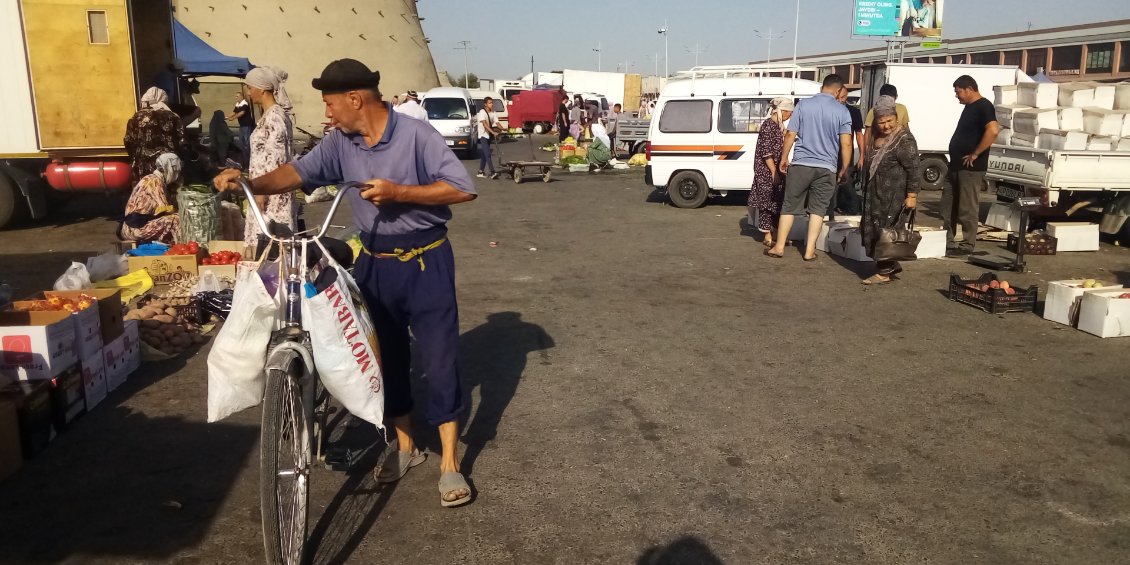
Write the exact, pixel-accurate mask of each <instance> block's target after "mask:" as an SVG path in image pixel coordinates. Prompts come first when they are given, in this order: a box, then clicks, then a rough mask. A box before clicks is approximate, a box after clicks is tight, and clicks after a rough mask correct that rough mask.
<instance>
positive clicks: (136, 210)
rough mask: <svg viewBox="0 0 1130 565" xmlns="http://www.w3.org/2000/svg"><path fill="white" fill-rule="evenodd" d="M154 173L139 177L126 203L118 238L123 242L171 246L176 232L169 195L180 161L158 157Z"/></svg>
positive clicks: (177, 223)
mask: <svg viewBox="0 0 1130 565" xmlns="http://www.w3.org/2000/svg"><path fill="white" fill-rule="evenodd" d="M156 167H157V168H156V169H155V170H154V171H153V172H152V173H149V174H148V175H145V176H143V177H141V180H139V181H137V186H135V187H134V188H133V193H131V194H130V196H129V201H128V202H126V213H125V218H124V219H123V220H122V227H121V229H120V230H119V235H120V236H121V238H122V239H124V240H133V241H137V242H146V243H148V242H153V241H156V242H160V243H172V242H173V239H174V238H175V237H176V235H177V231H178V230H179V229H180V217H179V216H177V214H176V211H175V209H174V208H173V205H172V204H171V203H170V200H171V199H170V195H171V194H175V193H176V187H177V185H179V184H180V177H181V162H180V157H177V156H176V155H174V154H172V153H162V154H161V155H160V156H158V157H157V164H156Z"/></svg>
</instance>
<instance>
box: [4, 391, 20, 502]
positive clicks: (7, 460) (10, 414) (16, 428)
mask: <svg viewBox="0 0 1130 565" xmlns="http://www.w3.org/2000/svg"><path fill="white" fill-rule="evenodd" d="M23 464H24V455H23V453H22V452H21V451H20V420H19V416H18V415H17V413H16V403H15V402H14V401H12V400H11V399H8V398H4V397H0V481H3V480H4V479H6V478H8V477H10V476H12V475H13V474H14V473H15V472H16V471H19V470H20V467H21V466H23Z"/></svg>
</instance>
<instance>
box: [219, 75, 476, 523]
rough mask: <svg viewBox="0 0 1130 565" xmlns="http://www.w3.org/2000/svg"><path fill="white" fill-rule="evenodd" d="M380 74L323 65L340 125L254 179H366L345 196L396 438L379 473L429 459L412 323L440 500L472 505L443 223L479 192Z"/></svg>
mask: <svg viewBox="0 0 1130 565" xmlns="http://www.w3.org/2000/svg"><path fill="white" fill-rule="evenodd" d="M379 82H380V73H379V72H375V71H370V70H369V68H368V67H366V66H365V65H364V64H363V63H361V62H360V61H356V60H353V59H340V60H337V61H334V62H332V63H330V64H329V65H328V66H326V68H325V70H323V71H322V75H321V76H320V77H318V78H316V79H314V80H313V86H314V88H315V89H317V90H320V91H321V92H322V100H323V101H324V102H325V104H326V117H327V118H329V120H330V122H331V123H332V124H333V125H334V126H335V128H336V129H335V130H334V131H332V132H331V133H330V134H328V135H327V136H326V137H325V139H323V140H322V142H321V143H319V144H318V145H317V146H316V147H315V148H314V149H313V150H312V151H310V153H308V154H306V155H304V156H302V157H300V158H299V159H298V160H297V161H294V162H292V163H290V164H287V165H283V166H282V167H279V168H278V169H275V170H274V171H272V172H270V173H267V174H265V175H263V176H261V177H258V178H255V179H252V183H251V184H252V190H253V192H254V193H255V194H258V195H271V194H282V193H286V192H289V191H292V190H294V189H295V188H299V187H303V190H307V191H308V192H309V190H308V189H312V187H318V186H326V185H335V184H341V183H344V182H347V181H356V182H363V183H365V184H366V185H367V187H365V188H363V189H362V190H361V191H359V192H351V193H350V194H349V199H350V205H351V207H352V210H353V217H354V220H355V221H356V222H357V226H358V227H359V228H360V229H361V242H362V244H363V246H364V247H363V252H362V254H361V257H359V259H358V262H357V265H356V267H355V268H354V275H355V277H356V279H357V282H358V284H359V285H360V287H361V290H362V293H363V294H364V296H365V302H366V303H367V304H368V306H369V310H370V312H371V314H372V317H373V325H374V327H375V329H376V332H377V336H378V338H379V341H380V354H381V360H382V364H383V374H384V385H385V416H386V419H387V420H389V422H390V423H391V424H392V426H393V428H394V429H395V430H396V438H397V444H398V450H397V451H396V452H394V453H391V454H389V456H388V457H387V458H386V459H385V462H384V464H383V465H382V466H381V468H380V469H379V470H378V471H377V474H376V476H377V481H378V482H382V483H391V482H395V481H397V480H399V479H400V478H401V477H403V476H404V474H405V473H406V472H408V469H411V468H412V467H415V466H416V465H419V464H420V463H423V462H424V460H425V458H426V457H425V455H424V454H423V453H422V452H420V450H419V449H417V448H416V446H415V444H414V442H413V440H412V422H411V413H412V396H411V384H410V382H409V369H410V363H411V359H412V354H411V350H410V340H409V329H411V332H412V336H413V337H415V339H416V341H417V343H418V346H419V347H420V351H421V355H420V359H421V361H422V367H421V369H422V372H423V373H424V374H425V375H427V381H428V401H427V421H428V423H429V424H431V425H434V426H438V427H439V436H440V441H441V443H442V457H441V460H440V480H439V491H440V503H441V504H442V505H443V506H446V507H452V506H459V505H462V504H466V503H467V502H470V500H471V488H470V486H469V485H468V484H467V481H466V479H465V478H464V477H463V475H462V474H461V473H460V472H459V459H458V457H457V456H456V443H457V441H458V423H457V418H458V415H459V413H460V412H461V411H462V410H463V409H464V406H463V393H462V390H461V387H460V384H459V374H458V369H457V367H456V354H457V353H458V349H459V347H458V346H459V311H458V306H457V304H456V299H455V256H454V254H453V252H452V249H451V243H450V241H448V239H447V227H446V224H447V221H448V220H450V219H451V209H450V208H449V205H451V204H459V203H462V202H468V201H470V200H474V199H475V198H476V196H477V193H476V192H475V188H474V185H473V184H472V181H471V177H470V175H468V174H467V171H466V169H465V168H464V167H463V165H462V163H460V162H459V160H458V159H457V158H456V157H455V154H454V153H452V152H451V150H450V149H448V148H447V144H446V142H445V141H444V139H443V137H442V136H441V135H440V134H439V133H438V132H437V131H436V130H435V128H433V127H431V126H430V125H428V123H427V122H421V121H419V120H413V119H406V118H404V117H403V116H399V115H398V114H397V113H396V112H393V111H392V109H391V107H390V106H389V105H388V104H387V103H385V102H384V101H382V99H381V93H380V90H379V89H378V85H379ZM239 176H240V172H239V171H238V170H225V171H222V172H221V173H220V174H219V175H218V176H217V177H216V178H215V180H214V184H215V186H216V188H217V189H219V190H222V191H239V190H241V188H240V186H239V185H238V184H237V183H236V182H235V181H236V179H238V178H239Z"/></svg>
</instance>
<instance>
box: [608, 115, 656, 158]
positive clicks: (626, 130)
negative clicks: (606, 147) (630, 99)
mask: <svg viewBox="0 0 1130 565" xmlns="http://www.w3.org/2000/svg"><path fill="white" fill-rule="evenodd" d="M650 127H651V118H620V120H619V121H617V122H616V141H617V142H620V143H626V144H628V147H629V149H630V151H631V153H632V154H633V155H635V154H636V153H643V152H644V143H645V142H646V141H647V130H648V128H650Z"/></svg>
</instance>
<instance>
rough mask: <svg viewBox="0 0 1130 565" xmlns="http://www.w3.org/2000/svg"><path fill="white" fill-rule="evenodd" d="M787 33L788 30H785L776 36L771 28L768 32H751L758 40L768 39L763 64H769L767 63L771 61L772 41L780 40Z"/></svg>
mask: <svg viewBox="0 0 1130 565" xmlns="http://www.w3.org/2000/svg"><path fill="white" fill-rule="evenodd" d="M788 32H789V30H785V31H782V32H779V33H777V34H774V33H773V28H769V31H768V32H761V31H758V30H756V29H755V30H753V33H754V34H756V35H757V38H758V39H768V40H769V48H768V49H767V50H766V52H765V64H766V65H768V64H769V61H771V60H773V40H774V39H781V38H782V37H784V36H785V34H787V33H788Z"/></svg>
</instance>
